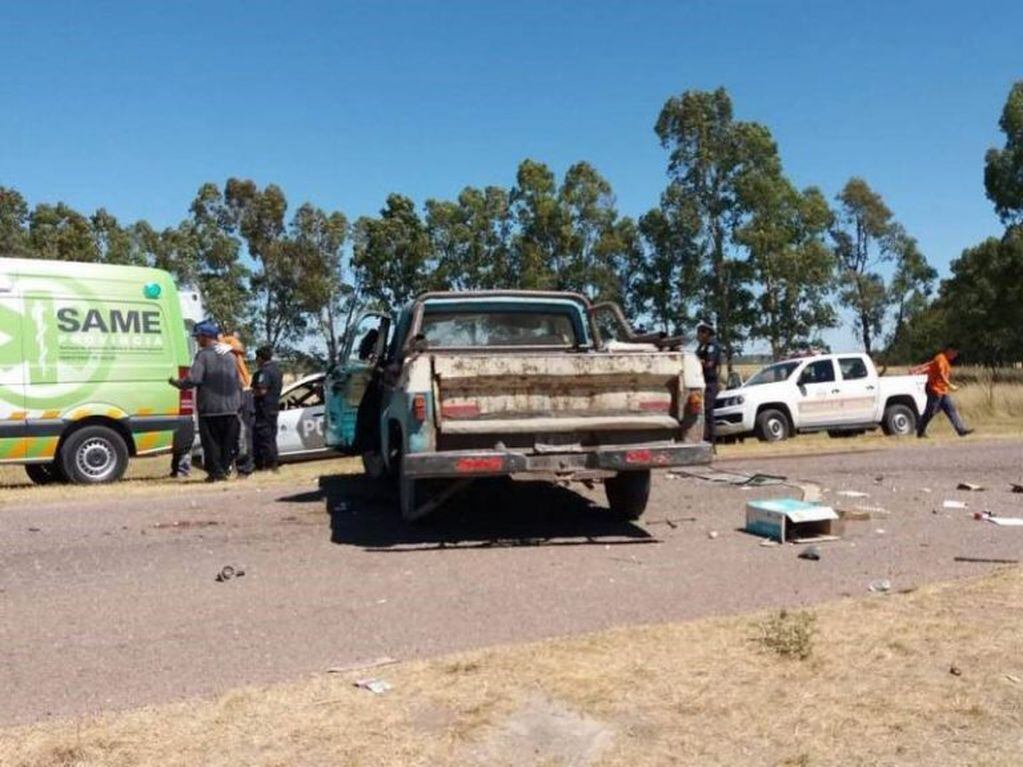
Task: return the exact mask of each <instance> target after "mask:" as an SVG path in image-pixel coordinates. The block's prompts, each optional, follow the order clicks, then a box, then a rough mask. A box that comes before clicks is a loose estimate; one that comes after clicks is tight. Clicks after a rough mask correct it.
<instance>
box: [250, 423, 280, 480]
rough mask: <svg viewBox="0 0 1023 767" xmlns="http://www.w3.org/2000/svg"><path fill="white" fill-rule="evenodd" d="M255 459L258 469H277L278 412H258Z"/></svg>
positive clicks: (254, 440) (254, 446)
mask: <svg viewBox="0 0 1023 767" xmlns="http://www.w3.org/2000/svg"><path fill="white" fill-rule="evenodd" d="M254 431H255V433H254V435H253V436H254V439H253V444H252V448H253V457H254V458H255V459H256V468H257V469H276V468H277V411H276V410H275V411H273V412H272V413H270V412H266V411H265V410H258V411H256V423H255V430H254Z"/></svg>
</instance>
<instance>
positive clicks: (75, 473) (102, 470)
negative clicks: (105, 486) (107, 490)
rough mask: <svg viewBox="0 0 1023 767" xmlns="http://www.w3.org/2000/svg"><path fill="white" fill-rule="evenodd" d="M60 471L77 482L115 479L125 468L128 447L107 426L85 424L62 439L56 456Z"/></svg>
mask: <svg viewBox="0 0 1023 767" xmlns="http://www.w3.org/2000/svg"><path fill="white" fill-rule="evenodd" d="M57 460H58V461H59V462H60V468H61V471H63V472H64V474H65V475H66V476H67V478H68V481H69V482H72V483H74V484H77V485H95V484H100V483H102V482H116V481H117V480H119V479H120V478H121V477H122V476H124V471H125V469H127V468H128V446H127V445H125V444H124V440H123V439H122V438H121V435H120V434H118V433H117V432H116V431H114V430H113V429H110V428H108V427H106V426H85V427H83V428H81V429H78V430H77V431H74V432H72V433H71V434H70V436H68V437H67V439H65V440H64V444H63V445H61V448H60V453H59V455H58V456H57Z"/></svg>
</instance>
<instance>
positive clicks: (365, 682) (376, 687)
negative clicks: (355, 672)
mask: <svg viewBox="0 0 1023 767" xmlns="http://www.w3.org/2000/svg"><path fill="white" fill-rule="evenodd" d="M355 686H356V687H358V688H359V689H360V690H369V691H370V692H371V693H373V694H374V695H382V694H383V693H385V692H387V691H388V690H390V689H391V683H390V682H385V681H384V680H383V679H359V680H357V681H356V682H355Z"/></svg>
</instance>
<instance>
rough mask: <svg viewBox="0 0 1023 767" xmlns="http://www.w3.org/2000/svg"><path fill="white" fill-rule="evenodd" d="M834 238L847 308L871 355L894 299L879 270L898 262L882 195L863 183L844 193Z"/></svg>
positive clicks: (852, 182) (850, 184)
mask: <svg viewBox="0 0 1023 767" xmlns="http://www.w3.org/2000/svg"><path fill="white" fill-rule="evenodd" d="M837 201H838V204H839V207H838V212H837V217H836V221H835V226H834V228H833V230H832V237H833V239H834V242H835V254H836V256H837V257H838V264H839V280H840V285H841V290H840V292H839V299H840V300H841V302H842V304H843V305H845V306H847V307H849V308H850V309H852V310H853V313H854V317H855V320H854V325H855V328H856V330H857V332H858V333H859V334H860V338H861V339H862V340H863V349H864V351H866V352H867V354H870V353H871V351H873V347H874V341H875V339H877V337H878V336H880V335H881V333H882V332H883V329H884V320H885V317H886V316H887V314H888V310H889V308H890V299H891V295H890V293H889V291H888V289H887V287H886V286H885V282H884V277H882V276H881V273H880V272H879V268H880V267H881V265H882V264H885V263H888V262H891V261H892V260H893V258H894V253H893V248H894V245H895V234H896V231H897V224H896V222H895V221H894V219H893V217H892V212H891V211H890V210H889V209H888V206H887V205H885V203H884V200H883V199H881V195H879V194H878V193H877V192H875V191H874V190H873V189H871V188H870V186H869V185H868V184H867V182H866V181H864V180H863V179H861V178H851V179H849V181H848V182H847V183H846V185H845V187H844V188H843V189H842V191H841V192H839V194H838V197H837Z"/></svg>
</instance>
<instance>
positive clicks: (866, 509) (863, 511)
mask: <svg viewBox="0 0 1023 767" xmlns="http://www.w3.org/2000/svg"><path fill="white" fill-rule="evenodd" d="M835 511H836V512H837V513H838V516H839V518H840V519H844V520H848V521H850V522H865V521H866V520H868V519H873V518H874V517H888V516H890V514H891V512H889V511H888V509H884V508H882V507H880V506H859V505H857V506H850V507H848V508H838V509H835Z"/></svg>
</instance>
